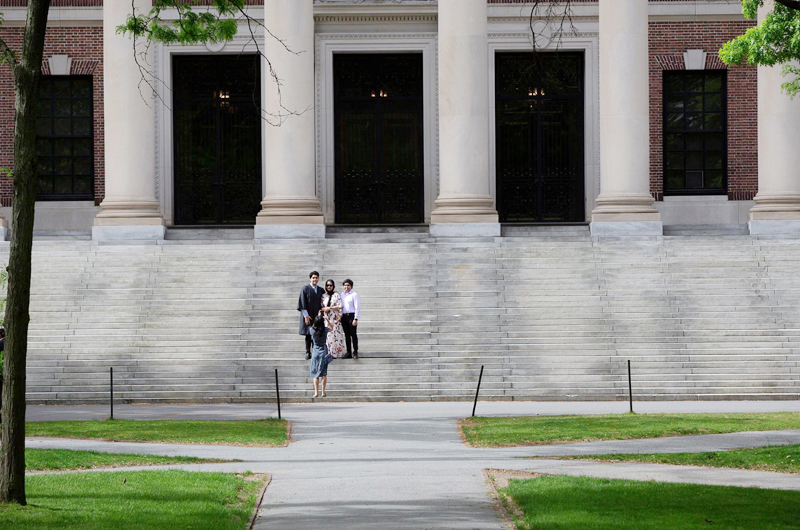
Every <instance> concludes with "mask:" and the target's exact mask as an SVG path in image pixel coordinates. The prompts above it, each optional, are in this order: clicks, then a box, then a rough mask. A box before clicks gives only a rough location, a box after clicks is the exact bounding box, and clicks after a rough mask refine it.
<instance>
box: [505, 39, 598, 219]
mask: <svg viewBox="0 0 800 530" xmlns="http://www.w3.org/2000/svg"><path fill="white" fill-rule="evenodd" d="M495 71H496V78H495V90H496V98H497V101H496V109H497V110H496V140H497V146H496V153H497V203H498V212H499V214H500V220H501V221H502V222H570V221H571V222H575V221H584V220H585V214H584V207H583V201H584V162H583V161H584V154H583V148H584V145H583V110H584V107H583V81H582V80H583V56H582V54H576V53H539V54H534V53H500V54H497V57H496V68H495Z"/></svg>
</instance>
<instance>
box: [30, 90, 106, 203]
mask: <svg viewBox="0 0 800 530" xmlns="http://www.w3.org/2000/svg"><path fill="white" fill-rule="evenodd" d="M66 79H68V80H70V96H69V98H66V97H56V94H55V88H54V87H55V83H56V81H59V80H61V81H63V80H66ZM77 80H82V81H88V83H89V92H88V97H76V96H75V95H74V93H73V87H72V82H74V81H77ZM45 88H47V90H48V95H47V97H46V98H44V97H43V92H42V91H43V90H45ZM65 99H69V101H70V102H71V103H70V115H69V120H70V133H69V134H56V125H55V120H56V119H65V118H66V117H67V116H56V112H55V105H56V100H65ZM43 100H49V103H50V115H49V116H43V115H41V114H40V115H37V118H36V119H37V126H36V153H37V159H38V161H39V166H38V178H37V183H36V186H37V193H36V200H37V201H94V199H95V146H94V140H95V137H94V126H95V121H94V114H95V113H94V80H93V78H92V76H91V75H43V76H42V80H41V85H40V93H39V95H38V97H37V105H39V106H40V107H39V108H41V105H42V102H43ZM87 100H88V105H89V114H88V116H80V115H79V116H76V115H75V103H74V102H75V101H84V102H85V101H87ZM76 119H88V120H89V132H88V134H76V133H75V132H74V131H75V120H76ZM44 120H49V121H50V129H49V130H50V133H49V134H40V133H41V130H40V126H41V125H42V123H43V122H44ZM40 140H47V141H50V154H49V155H46V154H42V151H43V149H42V146H43V145H42V142H40ZM65 140H69V141H70V154H69V155H65V154H61V155H59V154H57V153H56V142H58V141H61V142H64V141H65ZM75 140H83V141H84V144H85V141H86V140H88V154H87V155H80V154H75ZM45 158H49V166H50V173H44V174H42V173H41V168H42V166H43V159H45ZM66 158H69V159H70V160H71V161H70V168H71V172H70V173H68V174H67V173H61V174H58V173H56V169H55V168H56V163H57V159H66ZM86 158H88V159H89V172H88V173H78V174H77V175H76V173H75V161H76V159H86ZM87 176H88V177H89V191H88V192H75V182H76V180H75V178H76V177H87ZM59 177H70V180H71V187H70V188H71V191H70V192H69V193H67V192H56V179H58V178H59ZM45 179H47V180H48V181H49V182H48V183H49V191H42V183H43V182H44V180H45Z"/></svg>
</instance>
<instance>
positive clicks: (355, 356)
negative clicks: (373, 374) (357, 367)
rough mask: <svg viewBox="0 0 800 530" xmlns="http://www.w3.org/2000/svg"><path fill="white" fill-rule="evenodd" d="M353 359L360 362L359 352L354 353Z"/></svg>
mask: <svg viewBox="0 0 800 530" xmlns="http://www.w3.org/2000/svg"><path fill="white" fill-rule="evenodd" d="M353 359H356V360H358V352H357V351H354V352H353Z"/></svg>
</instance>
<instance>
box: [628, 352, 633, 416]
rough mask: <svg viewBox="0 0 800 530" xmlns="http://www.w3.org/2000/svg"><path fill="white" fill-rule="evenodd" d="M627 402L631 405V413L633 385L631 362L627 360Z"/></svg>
mask: <svg viewBox="0 0 800 530" xmlns="http://www.w3.org/2000/svg"><path fill="white" fill-rule="evenodd" d="M628 400H629V401H630V404H631V412H633V385H632V384H631V360H630V359H628Z"/></svg>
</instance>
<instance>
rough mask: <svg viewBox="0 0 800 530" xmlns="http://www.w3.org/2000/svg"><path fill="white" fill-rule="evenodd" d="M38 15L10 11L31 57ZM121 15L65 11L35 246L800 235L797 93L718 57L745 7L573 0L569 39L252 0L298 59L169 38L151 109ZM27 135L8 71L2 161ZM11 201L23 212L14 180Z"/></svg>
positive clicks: (455, 4)
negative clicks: (336, 238) (383, 230)
mask: <svg viewBox="0 0 800 530" xmlns="http://www.w3.org/2000/svg"><path fill="white" fill-rule="evenodd" d="M24 4H25V2H24V0H0V9H2V12H3V14H4V18H5V22H4V24H3V26H2V27H0V35H2V36H3V38H4V39H5V40H6V41H7V42H9V44H11V46H12V47H19V45H20V41H21V32H22V26H23V25H24V15H25V13H24ZM103 4H104V2H102V1H100V0H54V2H53V7H52V8H51V14H50V19H51V27H50V29H49V31H48V35H47V42H46V48H45V60H44V63H43V72H44V74H45V76H46V77H45V84H46V85H47V89H46V90H44V91H43V96H42V100H41V109H45V110H44V111H43V113H42V115H41V117H40V121H41V130H40V134H41V137H40V141H39V145H40V150H41V152H40V156H41V157H42V158H41V164H42V175H41V176H40V191H41V199H42V200H41V201H39V202H38V203H37V222H36V229H37V230H39V231H56V230H58V231H62V230H76V231H89V230H92V232H93V237H94V238H95V239H153V238H155V239H159V238H163V237H164V234H165V230H166V229H167V228H168V227H172V226H198V227H203V226H239V225H250V226H252V225H255V236H256V237H257V238H275V237H278V238H282V237H298V236H305V237H320V236H324V233H325V227H326V226H331V225H351V224H356V225H390V224H406V225H407V224H428V225H430V230H431V233H432V234H434V235H440V236H461V235H466V236H471V235H486V236H491V235H499V234H500V223H523V224H527V223H591V225H592V232H593V233H594V234H596V235H603V234H612V235H625V234H649V235H653V234H661V233H662V231H663V226H664V225H736V226H742V225H749V228H750V230H751V232H752V233H754V234H763V233H800V176H799V175H798V174H797V171H798V170H797V168H798V167H800V160H798V157H799V156H800V154H798V152H799V151H800V150H798V149H796V148H795V147H794V146H793V145H790V144H789V143H787V142H785V141H784V140H783V139H784V138H792V137H796V134H794V133H796V129H797V127H798V125H796V123H798V122H800V120H797V119H796V118H797V117H798V113H800V110H798V109H800V101H792V100H790V99H789V98H788V96H786V95H785V94H782V93H781V92H780V83H781V77H780V73H779V71H778V70H777V69H767V68H763V69H760V70H759V69H756V68H754V67H750V66H741V67H727V66H725V65H724V64H722V63H721V61H720V60H719V59H718V57H717V55H716V53H717V51H718V49H719V47H720V46H721V45H722V44H723V43H724V42H726V41H727V40H729V39H731V38H733V37H735V36H736V35H739V34H741V33H742V32H744V31H745V30H746V29H747V28H748V27H750V26H751V25H752V22H751V21H747V20H745V19H744V18H743V17H742V15H741V12H740V6H739V5H738V4H737V2H727V1H709V0H697V1H650V2H649V3H645V2H643V1H641V0H613V1H608V0H600V1H599V2H598V1H595V2H591V1H580V2H573V7H572V17H571V22H570V27H564V26H563V25H562V24H561V23H560V21H557V20H546V19H541V18H537V17H534V18H533V19H531V18H530V9H531V4H530V3H525V2H499V1H495V0H489V1H488V2H487V1H486V0H440V1H439V2H435V1H420V0H411V1H370V2H354V1H339V0H317V1H312V0H274V1H272V0H268V1H267V2H266V6H265V5H264V2H263V1H253V2H251V4H252V7H251V8H250V14H251V15H252V16H253V17H255V18H257V19H259V20H262V19H263V20H266V25H267V26H268V27H269V28H270V29H271V30H273V33H276V34H277V35H279V37H280V38H281V39H284V41H283V43H281V42H278V41H277V40H275V39H273V38H270V37H265V36H264V35H263V32H262V31H260V30H258V29H257V30H254V31H255V33H254V34H253V35H251V34H250V33H249V32H248V30H247V28H246V26H245V25H244V24H243V25H242V27H241V31H240V33H239V35H237V37H236V38H235V39H234V41H233V42H231V43H228V44H225V45H219V46H215V45H208V46H206V45H201V46H185V47H182V46H163V45H153V46H151V47H150V48H149V50H147V52H146V54H147V55H146V56H145V55H140V56H139V57H140V58H141V59H142V61H143V62H144V63H145V64H146V68H147V69H148V70H149V71H150V72H151V73H152V75H153V76H154V77H153V81H152V85H153V86H154V87H155V92H156V97H155V98H151V97H150V96H151V94H150V92H148V88H147V87H145V88H144V89H142V88H141V85H140V80H141V72H140V69H139V67H138V66H137V64H136V63H135V62H134V61H133V47H132V42H131V41H130V40H129V39H127V38H125V37H123V36H120V35H117V34H116V32H115V27H116V26H117V25H118V24H120V23H122V21H123V20H124V18H125V16H126V15H127V14H128V12H129V11H130V3H129V2H121V1H120V2H109V1H108V0H106V2H105V5H103ZM134 4H135V5H136V6H137V7H138V8H140V9H147V8H148V7H149V5H150V2H149V0H135V2H134ZM531 22H533V24H532V25H533V27H534V31H535V33H536V40H537V47H538V48H539V50H540V52H539V53H536V54H534V53H531V50H532V34H531V29H530V28H531ZM284 44H286V47H284ZM287 48H288V51H287ZM259 51H264V52H265V53H266V55H267V56H268V57H269V58H270V61H271V63H272V67H273V68H274V71H275V75H277V77H278V78H280V79H281V89H280V94H279V91H278V90H277V89H276V84H275V82H274V79H273V78H272V77H271V76H270V75H269V72H268V68H266V67H265V62H264V61H263V60H261V59H260V58H259V56H258V52H259ZM141 52H142V50H141V49H140V50H139V53H141ZM48 83H49V84H48ZM759 103H760V105H759ZM259 118H260V119H259ZM275 121H279V122H281V123H280V126H279V127H276V126H274V123H271V122H275ZM12 132H13V86H12V82H11V78H10V71H9V69H8V68H7V67H0V166H4V167H10V166H11V165H12V163H13V153H12V143H13V138H12V136H13V135H12ZM759 140H760V142H759ZM0 201H1V202H2V206H3V209H2V210H1V211H2V212H3V213H4V216H5V218H6V219H7V220H8V219H10V215H9V213H10V206H11V183H10V181H9V180H8V179H6V180H4V181H2V182H0Z"/></svg>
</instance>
